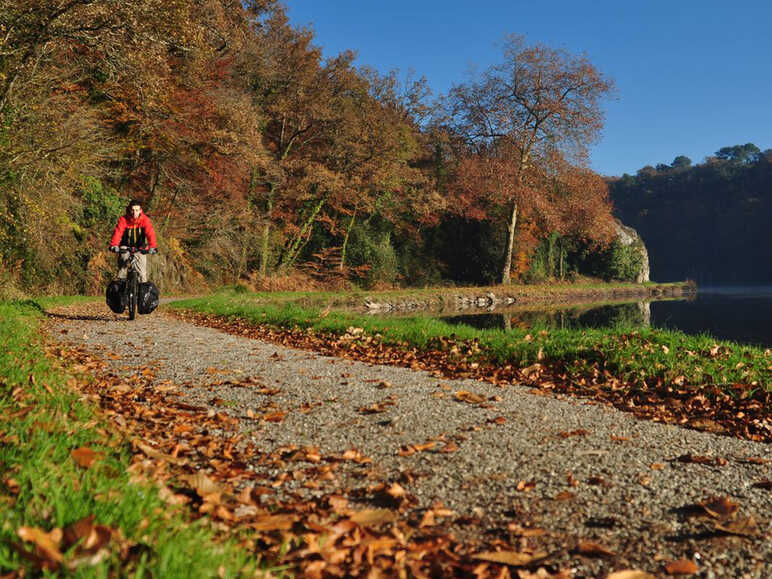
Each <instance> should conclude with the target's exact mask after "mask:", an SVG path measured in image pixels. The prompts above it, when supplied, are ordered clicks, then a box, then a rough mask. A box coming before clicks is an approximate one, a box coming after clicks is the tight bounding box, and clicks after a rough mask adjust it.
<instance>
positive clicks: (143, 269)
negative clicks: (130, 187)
mask: <svg viewBox="0 0 772 579" xmlns="http://www.w3.org/2000/svg"><path fill="white" fill-rule="evenodd" d="M120 246H125V247H134V248H137V249H147V250H148V253H156V251H157V249H156V248H157V246H156V240H155V230H154V229H153V224H152V223H151V222H150V218H149V217H148V216H147V215H145V213H143V212H142V202H141V201H139V200H138V199H132V200H131V201H129V204H128V205H127V206H126V215H122V216H121V217H120V218H119V219H118V224H117V225H116V226H115V230H114V231H113V237H112V238H111V239H110V251H112V252H114V253H119V252H120V254H119V255H118V278H119V279H126V274H127V273H128V271H129V262H130V261H131V253H129V252H128V251H120ZM136 256H137V258H138V259H137V270H138V271H139V280H140V281H141V282H146V281H147V256H146V255H145V254H143V253H137V254H136Z"/></svg>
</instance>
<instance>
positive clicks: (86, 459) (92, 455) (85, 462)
mask: <svg viewBox="0 0 772 579" xmlns="http://www.w3.org/2000/svg"><path fill="white" fill-rule="evenodd" d="M70 456H71V457H72V459H73V460H74V461H75V462H76V463H77V464H78V466H81V467H83V468H89V467H90V466H91V464H92V463H93V462H94V461H95V460H96V458H97V456H98V454H97V453H96V452H94V451H93V450H91V449H90V448H89V447H87V446H81V447H80V448H76V449H75V450H73V451H72V452H71V453H70Z"/></svg>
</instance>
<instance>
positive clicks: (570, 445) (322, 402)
mask: <svg viewBox="0 0 772 579" xmlns="http://www.w3.org/2000/svg"><path fill="white" fill-rule="evenodd" d="M51 335H52V336H53V337H54V339H57V340H59V341H62V342H64V343H70V344H75V345H80V346H86V347H87V348H88V349H90V350H92V351H94V352H95V353H98V354H99V353H101V355H102V357H103V358H105V359H106V360H107V361H108V362H109V363H110V364H111V365H112V367H113V369H114V371H116V372H118V373H123V374H126V375H130V374H133V373H135V372H137V371H138V370H139V369H140V368H141V367H143V366H145V365H149V366H151V367H153V368H155V369H156V380H157V381H159V382H162V381H168V382H172V383H173V384H175V385H177V386H178V387H179V388H178V391H177V393H178V396H179V397H180V399H181V400H182V401H184V402H186V403H189V404H195V405H199V406H202V405H215V406H216V407H217V410H218V411H223V410H224V411H226V412H228V413H230V414H233V415H235V416H238V417H240V418H241V424H242V428H244V429H245V432H248V433H249V435H250V436H251V437H252V438H253V439H254V440H255V441H256V443H257V444H258V445H259V447H260V448H262V449H265V450H273V449H278V448H280V447H285V446H288V445H297V446H299V447H304V446H314V447H319V449H320V452H321V453H322V454H323V455H326V454H333V453H337V454H340V453H343V452H345V451H347V450H350V449H357V450H359V451H360V452H361V453H362V454H363V455H365V456H367V457H369V458H371V459H372V460H373V462H372V464H368V465H356V464H351V465H347V466H344V467H343V471H342V472H341V473H339V475H340V476H339V477H338V479H337V480H336V481H335V482H334V483H332V482H331V483H329V485H327V486H322V487H320V488H317V489H309V488H305V487H304V486H303V485H302V484H301V481H297V484H294V482H293V481H292V479H291V477H290V479H289V480H288V482H287V484H286V485H284V492H286V493H289V494H294V495H296V496H300V497H303V498H313V497H314V496H316V495H320V494H323V493H329V492H338V493H344V492H347V490H348V489H354V491H353V494H349V496H353V497H358V498H359V500H362V498H363V497H366V495H367V493H366V492H365V490H363V489H366V488H367V486H368V485H372V484H374V483H375V482H377V481H385V482H393V481H400V484H401V485H402V486H403V487H405V489H406V490H407V491H408V492H409V493H411V494H413V495H415V497H416V499H417V505H416V508H422V507H428V506H430V505H432V504H433V503H435V502H436V501H438V500H439V501H442V502H443V503H444V504H445V506H446V507H448V508H449V509H451V510H453V511H454V512H455V513H456V515H457V519H456V521H457V524H456V527H455V532H456V534H457V536H459V537H462V538H463V537H470V538H471V537H474V536H477V538H480V537H481V536H482V537H488V538H492V537H493V536H495V533H496V532H499V531H498V530H500V529H505V530H506V529H507V525H509V526H510V531H511V532H514V533H515V534H517V532H518V530H517V528H518V527H535V528H540V529H544V530H545V531H546V533H545V534H544V535H543V536H542V537H538V540H537V542H539V544H540V545H541V546H543V547H544V548H545V549H546V550H548V551H550V552H553V551H554V552H555V555H554V558H553V561H555V562H556V563H557V565H558V566H561V567H568V568H571V569H574V570H575V573H576V576H587V577H596V576H599V577H603V576H605V575H606V574H607V573H608V572H610V571H613V570H617V569H626V568H637V569H642V570H645V571H649V572H651V573H655V574H661V573H663V569H664V565H665V563H666V562H668V561H672V560H676V559H681V558H688V559H691V560H693V561H694V562H695V563H696V564H697V566H698V568H699V572H698V576H701V577H752V578H767V577H772V540H771V539H772V527H771V522H770V520H771V519H772V490H769V489H768V488H763V487H761V486H754V485H757V484H758V483H760V482H762V481H764V480H769V479H770V478H772V462H770V460H769V459H772V453H771V452H770V446H769V445H766V444H762V443H754V442H749V441H742V440H735V439H732V438H728V437H721V436H716V435H713V434H709V433H703V432H697V431H692V430H685V429H681V428H678V427H675V426H667V425H662V424H656V423H651V422H644V421H640V420H638V419H636V418H634V417H633V416H632V415H630V414H625V413H622V412H618V411H616V410H614V409H611V408H608V407H605V406H602V405H597V404H593V403H590V402H588V401H586V400H574V399H557V398H554V397H547V396H542V395H535V394H534V393H531V392H530V391H529V390H528V389H526V388H522V387H517V386H509V387H500V386H494V385H491V384H487V383H483V382H476V381H470V380H446V379H439V378H437V377H433V376H432V375H431V374H429V373H427V372H417V371H413V370H409V369H405V368H398V367H390V366H373V365H368V364H364V363H360V362H354V361H350V360H344V359H339V358H330V357H325V356H320V355H317V354H315V353H312V352H306V351H300V350H293V349H288V348H285V347H282V346H279V345H275V344H269V343H264V342H260V341H257V340H254V339H250V338H248V337H238V336H233V335H229V334H225V333H222V332H219V331H217V330H213V329H210V328H206V327H199V326H194V325H191V324H190V323H187V322H183V321H181V320H178V319H176V318H173V317H171V316H168V315H164V313H163V306H161V308H160V309H159V311H158V312H156V313H154V314H153V315H151V316H143V317H139V318H138V319H137V320H135V321H134V322H128V321H127V320H126V318H125V316H114V315H112V314H110V313H109V312H108V313H105V306H103V305H97V306H95V305H93V304H92V305H88V306H77V307H72V308H68V309H66V310H60V311H59V313H58V315H56V316H54V317H53V318H52V327H51ZM113 355H114V356H113ZM110 356H113V357H114V359H110ZM229 382H232V383H229ZM245 383H246V384H247V385H246V387H245V385H244V384H245ZM462 391H463V392H467V393H470V394H471V396H470V395H469V394H467V395H464V394H461V395H457V393H458V392H462ZM477 397H480V398H477ZM459 398H462V400H459ZM464 398H465V399H466V401H464V400H463V399H464ZM480 399H482V400H483V402H482V403H475V402H474V400H480ZM280 412H286V415H284V416H283V419H282V420H281V421H280V422H270V421H266V420H262V419H261V418H262V417H264V416H265V415H266V414H270V413H280ZM431 442H434V446H433V447H432V448H431V449H425V450H422V447H421V446H419V445H423V444H425V443H431ZM411 445H412V446H411ZM400 449H402V452H401V453H400V452H399V451H400ZM686 454H690V455H694V456H696V457H710V458H711V459H712V460H711V461H710V462H709V463H708V462H706V463H700V462H683V461H679V460H678V458H679V457H682V456H683V455H686ZM750 457H753V458H756V459H761V460H751V461H749V460H748V458H750ZM302 466H304V465H294V464H288V467H287V468H288V469H292V468H301V467H302ZM307 466H308V465H307V464H306V465H305V467H307ZM254 468H255V469H260V468H261V466H260V465H254ZM268 474H271V475H276V474H277V473H275V472H269V473H268ZM330 485H332V486H330ZM712 497H726V498H728V499H729V500H730V501H731V502H733V503H736V504H737V505H738V506H739V508H738V510H737V512H736V513H735V514H734V516H733V518H732V519H731V520H719V519H717V518H715V517H711V516H709V515H708V514H707V513H706V512H705V509H704V508H700V507H697V506H696V505H697V504H699V503H704V502H705V501H708V500H709V499H711V498H712ZM717 525H720V526H722V527H723V529H724V530H721V529H717ZM726 529H730V530H732V531H733V534H729V533H727V532H726ZM535 540H536V539H535ZM581 541H593V542H595V543H598V544H599V545H601V546H603V547H605V548H606V549H608V550H610V551H612V552H613V553H615V555H613V556H610V555H609V556H606V557H598V556H587V555H580V554H577V552H576V547H577V545H578V544H579V542H581ZM596 555H597V554H596Z"/></svg>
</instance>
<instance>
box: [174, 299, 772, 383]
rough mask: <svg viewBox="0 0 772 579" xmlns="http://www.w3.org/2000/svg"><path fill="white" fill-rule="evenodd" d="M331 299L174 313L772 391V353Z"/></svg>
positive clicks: (633, 377)
mask: <svg viewBox="0 0 772 579" xmlns="http://www.w3.org/2000/svg"><path fill="white" fill-rule="evenodd" d="M333 295H334V294H333ZM324 299H325V298H324V297H323V296H316V298H315V300H316V301H314V302H313V303H314V306H310V305H308V304H309V298H308V295H307V294H294V300H293V296H292V295H291V294H282V295H281V296H279V299H276V300H274V299H272V294H249V293H247V292H243V291H241V292H235V291H233V290H231V289H226V290H223V291H220V292H218V293H215V294H213V295H211V296H208V297H205V298H199V299H191V300H184V301H180V302H175V303H174V304H173V307H177V308H187V309H192V310H195V311H199V312H203V313H209V314H216V315H222V316H230V317H236V318H243V319H246V320H249V321H250V322H253V323H264V324H269V325H273V326H277V327H283V328H292V327H299V328H313V329H314V330H315V331H320V332H329V333H331V334H342V333H344V332H345V331H346V329H347V328H349V327H351V326H355V327H360V328H363V329H364V330H365V332H367V333H368V334H369V335H376V334H378V335H380V336H381V337H382V339H383V341H384V342H385V343H388V344H397V345H403V346H405V345H409V346H412V347H416V348H419V349H426V348H432V347H437V346H440V345H441V344H442V342H443V340H444V339H446V338H448V337H452V338H453V339H454V340H455V341H456V342H460V343H464V342H468V343H472V342H474V343H476V344H478V345H479V349H480V351H479V352H478V353H472V354H471V355H470V359H475V360H478V361H485V362H491V363H493V364H496V365H499V366H503V365H507V364H513V365H515V364H517V365H519V366H523V365H530V364H533V363H535V362H536V361H537V360H539V352H541V362H543V363H546V364H552V365H553V367H560V368H562V369H563V371H564V372H566V373H567V374H568V375H569V377H571V378H572V379H577V380H578V379H581V378H583V377H584V378H586V377H588V376H591V375H594V374H596V373H597V372H601V373H602V372H604V371H607V372H608V373H610V374H611V375H612V376H614V377H616V378H618V379H621V380H625V381H627V382H629V383H630V384H632V385H636V386H642V387H651V386H654V385H657V384H660V383H663V384H673V383H686V384H692V385H702V384H727V385H730V384H734V383H741V384H747V385H751V386H752V387H758V386H761V387H765V388H770V387H772V382H771V381H770V371H769V366H770V364H772V357H770V355H769V352H768V351H765V350H762V349H760V348H756V347H752V346H745V345H740V344H737V343H734V342H728V341H717V340H715V339H713V338H711V337H709V336H706V335H703V336H689V335H686V334H684V333H682V332H678V331H669V330H660V329H652V328H646V327H630V326H627V327H626V326H618V327H615V328H603V329H581V330H577V329H566V330H561V329H545V330H542V331H539V330H538V329H518V328H514V329H512V330H500V329H476V328H472V327H469V326H464V325H451V324H448V323H446V322H443V321H442V320H440V319H437V318H431V317H427V316H416V317H407V318H406V317H389V316H371V315H359V314H355V313H350V312H343V311H335V310H332V311H329V312H328V311H325V312H324V314H322V313H321V312H322V307H323V306H322V304H324ZM327 299H328V302H327V305H329V304H335V303H338V302H340V301H341V300H340V298H339V297H334V299H332V300H330V299H329V298H327ZM445 341H446V340H445ZM716 346H718V350H717V349H716Z"/></svg>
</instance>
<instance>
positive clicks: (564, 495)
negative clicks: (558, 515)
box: [553, 491, 576, 501]
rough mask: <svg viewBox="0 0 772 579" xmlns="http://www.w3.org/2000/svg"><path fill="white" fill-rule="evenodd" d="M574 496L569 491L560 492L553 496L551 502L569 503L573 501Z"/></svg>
mask: <svg viewBox="0 0 772 579" xmlns="http://www.w3.org/2000/svg"><path fill="white" fill-rule="evenodd" d="M575 496H576V495H575V494H574V493H572V492H571V491H561V492H559V493H558V494H556V495H555V497H554V498H553V500H555V501H570V500H571V499H573V498H574V497H575Z"/></svg>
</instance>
